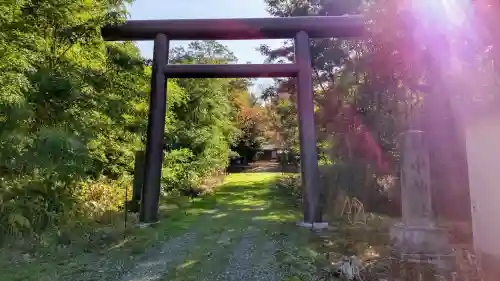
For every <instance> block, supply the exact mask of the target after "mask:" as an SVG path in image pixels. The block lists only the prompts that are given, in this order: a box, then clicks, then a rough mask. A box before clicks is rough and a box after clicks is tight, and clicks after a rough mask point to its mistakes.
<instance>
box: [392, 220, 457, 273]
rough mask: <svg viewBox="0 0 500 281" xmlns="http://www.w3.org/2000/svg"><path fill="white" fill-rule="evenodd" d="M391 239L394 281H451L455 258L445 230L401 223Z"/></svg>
mask: <svg viewBox="0 0 500 281" xmlns="http://www.w3.org/2000/svg"><path fill="white" fill-rule="evenodd" d="M390 236H391V241H392V244H393V250H392V253H391V258H392V262H391V276H392V280H393V281H413V280H419V281H420V280H425V281H428V280H429V281H432V280H442V279H443V278H445V279H444V280H451V279H450V278H451V276H452V272H453V271H454V265H455V255H454V252H453V249H452V247H451V245H450V244H449V242H448V235H447V233H446V231H445V230H444V229H442V228H439V227H437V226H433V225H426V226H411V225H405V224H403V223H398V224H396V225H394V226H393V227H391V230H390Z"/></svg>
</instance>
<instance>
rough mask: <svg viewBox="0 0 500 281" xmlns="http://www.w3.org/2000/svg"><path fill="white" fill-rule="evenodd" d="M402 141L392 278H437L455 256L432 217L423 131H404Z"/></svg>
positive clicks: (405, 280) (398, 280) (448, 268)
mask: <svg viewBox="0 0 500 281" xmlns="http://www.w3.org/2000/svg"><path fill="white" fill-rule="evenodd" d="M402 144H403V159H402V167H401V208H402V220H401V222H399V223H397V224H395V225H394V226H393V227H392V228H391V230H390V236H391V240H392V243H393V245H392V246H393V252H392V258H393V266H392V268H391V273H392V278H393V279H392V280H393V281H410V280H419V281H420V280H425V281H428V280H439V278H437V276H443V275H446V274H447V272H451V270H452V267H453V263H454V258H453V251H452V248H451V246H450V245H449V243H448V237H447V233H446V231H445V230H444V229H441V228H439V227H438V226H437V225H436V221H435V219H434V212H433V210H432V200H431V199H432V198H431V186H430V167H429V152H428V150H427V144H426V139H425V133H424V132H423V131H419V130H409V131H406V132H405V133H403V134H402Z"/></svg>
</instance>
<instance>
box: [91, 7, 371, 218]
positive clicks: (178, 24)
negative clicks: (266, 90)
mask: <svg viewBox="0 0 500 281" xmlns="http://www.w3.org/2000/svg"><path fill="white" fill-rule="evenodd" d="M101 31H102V37H103V38H104V40H107V41H123V40H131V41H137V40H154V52H153V72H152V77H151V92H150V98H149V116H148V130H147V143H146V154H145V165H144V182H143V187H142V196H141V209H140V221H141V222H143V223H154V222H156V221H157V220H158V204H159V197H160V178H161V167H162V160H163V159H162V158H163V142H164V135H163V134H164V127H165V113H166V101H167V91H168V89H167V87H166V79H167V78H244V77H295V78H296V79H297V96H298V99H297V104H298V105H297V106H298V115H299V116H298V117H299V136H300V157H301V173H302V184H303V186H304V187H305V188H304V190H305V193H304V197H305V198H304V200H303V202H304V207H303V211H304V222H305V223H310V224H312V223H316V222H321V221H322V215H321V210H320V204H319V201H320V183H319V170H318V159H317V154H316V132H315V128H316V126H315V124H314V104H313V87H312V63H311V62H312V60H311V51H310V41H309V40H310V38H331V37H359V36H361V35H362V34H363V32H364V18H363V17H362V16H328V17H288V18H248V19H194V20H133V21H127V22H125V23H123V24H119V25H114V26H106V27H103V28H102V30H101ZM291 38H293V39H294V41H295V63H290V64H232V65H169V64H168V56H169V42H170V41H171V40H249V39H291Z"/></svg>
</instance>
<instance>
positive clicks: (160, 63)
mask: <svg viewBox="0 0 500 281" xmlns="http://www.w3.org/2000/svg"><path fill="white" fill-rule="evenodd" d="M168 49H169V40H168V38H167V36H166V35H165V34H158V35H156V38H155V41H154V51H153V69H152V74H151V75H152V76H151V92H150V95H149V116H148V132H147V143H146V156H145V165H144V185H143V188H142V197H141V211H140V216H139V220H140V222H141V223H142V224H143V225H146V226H147V225H149V224H152V223H156V222H158V204H159V202H158V200H159V196H158V195H159V194H160V184H161V182H160V179H161V168H162V162H163V139H164V133H165V114H166V106H167V84H166V83H167V81H166V77H165V73H164V71H163V69H164V67H165V65H167V63H168Z"/></svg>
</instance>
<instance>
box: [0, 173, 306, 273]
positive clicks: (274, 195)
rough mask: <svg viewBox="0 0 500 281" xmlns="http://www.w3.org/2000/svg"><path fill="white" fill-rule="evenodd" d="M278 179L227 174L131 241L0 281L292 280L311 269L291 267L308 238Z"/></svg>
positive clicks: (40, 264) (46, 262) (26, 268)
mask: <svg viewBox="0 0 500 281" xmlns="http://www.w3.org/2000/svg"><path fill="white" fill-rule="evenodd" d="M278 175H279V174H277V173H242V174H234V175H230V176H228V177H227V178H226V181H225V183H224V184H223V185H222V186H221V187H220V188H219V189H218V190H217V191H216V192H215V194H213V195H210V196H207V197H205V198H201V199H196V201H195V202H194V203H192V204H191V206H189V207H188V208H186V209H185V210H176V211H174V212H170V213H169V212H167V213H166V214H164V215H163V216H162V219H161V221H160V223H159V224H157V225H155V226H154V227H152V228H147V229H134V230H133V233H131V234H130V235H129V237H128V238H127V239H129V240H130V239H132V240H133V241H122V243H121V245H120V244H119V243H118V244H116V245H114V246H113V247H110V249H108V250H106V251H104V250H102V251H91V252H90V253H74V254H72V255H69V256H67V257H66V259H64V260H63V259H62V258H59V259H57V258H50V257H46V258H44V259H38V260H37V261H32V262H30V263H29V264H23V265H17V266H16V267H17V269H16V270H17V271H15V270H14V269H12V270H9V271H7V272H6V273H5V272H4V273H2V271H0V280H6V281H7V280H8V281H10V280H47V281H52V280H75V281H90V280H110V281H156V280H161V281H167V280H168V281H178V280H179V281H180V280H183V281H190V280H207V281H209V280H220V281H238V280H255V281H259V280H269V281H274V280H276V281H281V280H294V279H289V278H290V277H291V276H295V275H296V274H295V273H294V271H296V270H301V271H304V270H306V271H307V270H309V269H311V268H312V267H310V268H305V269H304V268H302V269H300V268H298V266H297V264H303V261H304V257H303V253H305V252H307V249H306V248H307V247H308V237H309V235H308V233H307V230H305V229H300V228H298V227H297V226H296V225H295V223H296V222H297V221H298V220H299V219H300V217H301V213H300V211H299V210H297V208H296V207H294V206H293V204H291V203H290V202H292V200H288V199H289V198H287V196H286V195H284V194H282V193H280V192H279V191H278V190H277V189H276V188H273V186H274V182H275V180H276V178H277V176H278ZM127 239H126V240H127ZM68 258H70V259H68Z"/></svg>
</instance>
